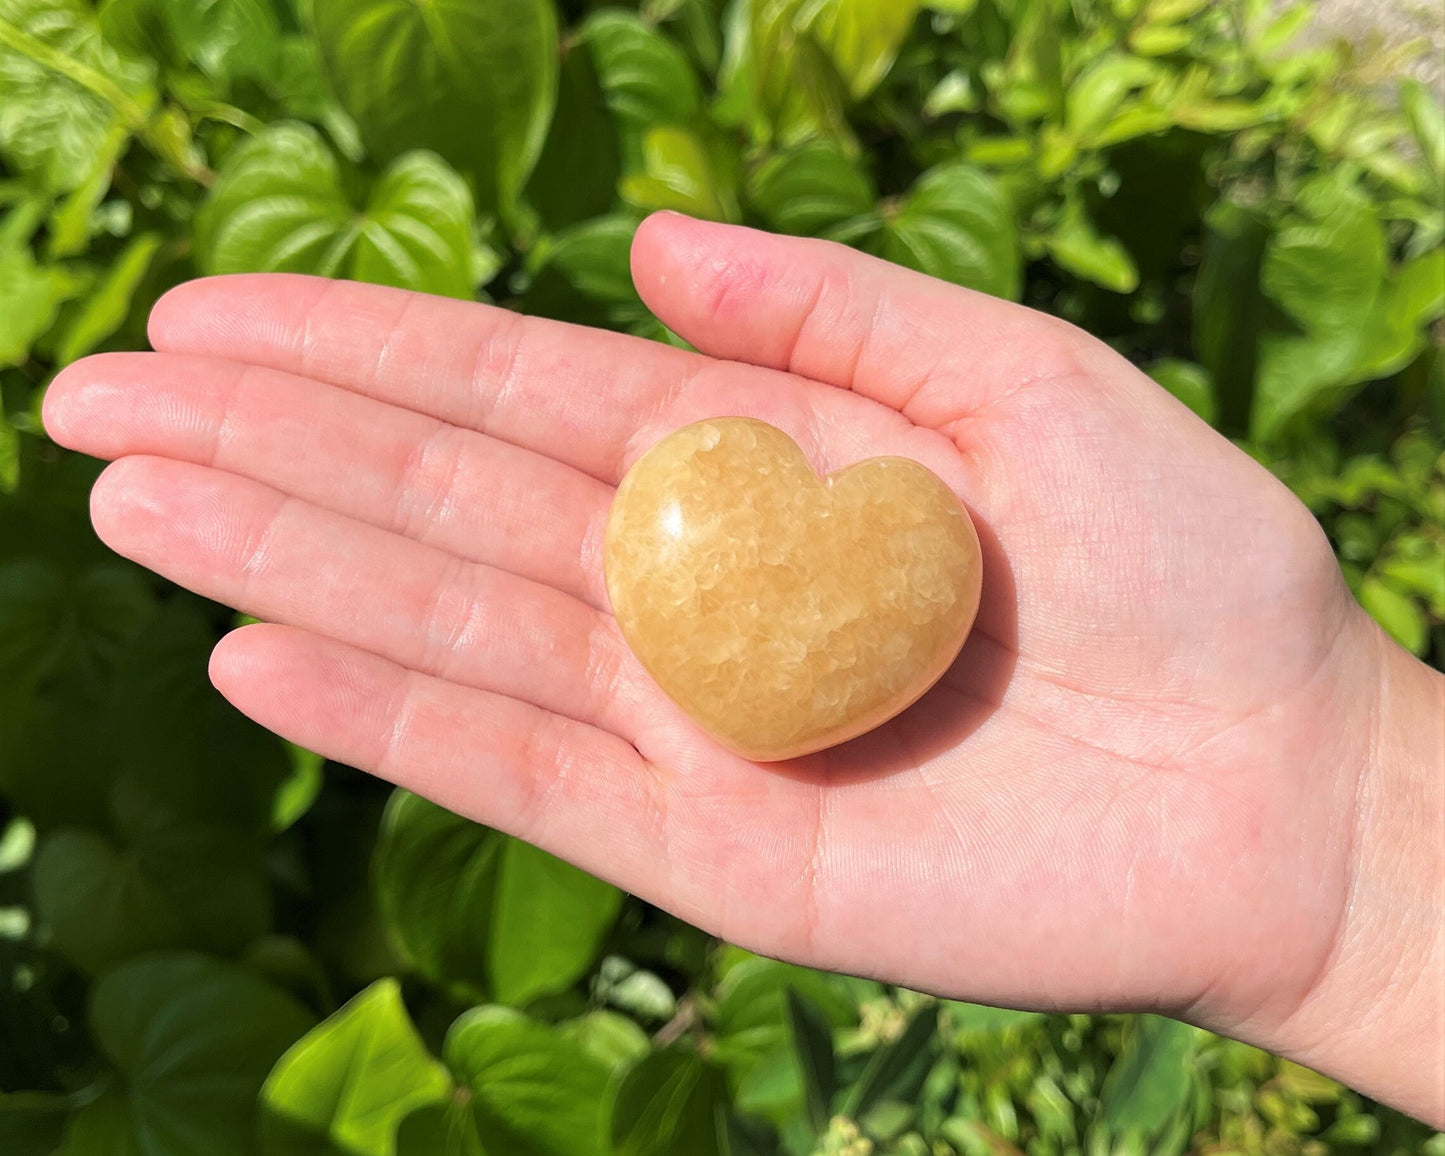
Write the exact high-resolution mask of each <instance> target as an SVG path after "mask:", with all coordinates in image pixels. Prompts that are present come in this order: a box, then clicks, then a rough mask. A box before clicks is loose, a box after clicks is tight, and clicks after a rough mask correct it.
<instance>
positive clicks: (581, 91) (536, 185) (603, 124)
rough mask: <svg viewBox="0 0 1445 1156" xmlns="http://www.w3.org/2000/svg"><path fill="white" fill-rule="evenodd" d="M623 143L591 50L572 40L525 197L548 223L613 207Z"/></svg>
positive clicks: (560, 225)
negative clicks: (553, 110)
mask: <svg viewBox="0 0 1445 1156" xmlns="http://www.w3.org/2000/svg"><path fill="white" fill-rule="evenodd" d="M621 147H622V145H621V140H620V137H619V134H618V130H617V123H616V121H615V120H614V118H613V115H612V112H611V110H610V109H608V107H607V103H606V98H605V96H604V94H603V92H602V85H601V82H600V81H599V79H598V77H597V70H596V69H595V68H594V67H593V64H592V55H591V53H589V52H588V51H587V49H586V47H585V46H584V45H578V44H572V45H569V46H568V47H567V49H566V53H565V55H564V56H563V57H562V68H561V73H560V76H559V81H558V92H557V115H556V116H554V117H553V118H552V127H551V128H550V129H549V130H548V133H547V142H546V144H545V145H544V146H543V148H542V153H541V156H540V157H538V159H537V166H536V168H534V169H533V170H532V176H531V179H530V180H529V181H528V182H527V191H526V200H527V203H528V204H529V205H531V206H532V207H533V208H534V209H535V210H536V211H537V213H538V215H539V216H540V217H541V218H542V221H543V223H544V224H545V225H546V226H547V228H549V229H564V228H566V227H568V226H570V225H575V224H577V223H578V222H579V221H586V220H587V219H589V218H591V217H596V216H599V215H601V214H603V213H605V212H607V210H608V209H610V208H611V207H612V205H613V202H614V200H615V199H616V196H617V178H618V177H619V176H621V174H622V158H621Z"/></svg>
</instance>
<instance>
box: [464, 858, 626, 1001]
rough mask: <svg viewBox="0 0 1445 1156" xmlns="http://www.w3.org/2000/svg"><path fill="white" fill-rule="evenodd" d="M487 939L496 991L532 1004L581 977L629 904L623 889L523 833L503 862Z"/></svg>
mask: <svg viewBox="0 0 1445 1156" xmlns="http://www.w3.org/2000/svg"><path fill="white" fill-rule="evenodd" d="M491 909H492V929H491V932H492V933H491V940H490V942H489V943H488V945H487V962H488V970H489V971H490V973H491V980H492V993H493V995H494V997H495V998H496V999H498V1000H500V1001H501V1002H503V1003H507V1004H512V1005H522V1004H526V1003H528V1002H529V1001H531V1000H532V999H534V998H536V997H537V996H539V995H546V994H548V993H550V992H554V991H560V990H562V989H563V988H565V987H568V986H570V985H571V984H572V983H573V982H575V981H576V980H577V979H578V978H579V977H580V976H581V974H582V973H583V972H584V971H585V970H586V969H587V968H588V967H589V966H591V964H592V961H593V960H594V959H596V957H597V953H598V952H599V951H600V950H601V947H602V940H603V937H604V936H605V935H606V933H607V931H608V929H609V928H611V926H612V924H613V923H614V922H615V921H616V919H617V915H618V913H619V912H620V911H621V910H622V892H620V891H619V890H617V888H615V887H613V886H612V885H611V884H610V883H604V882H603V881H602V880H600V879H597V878H594V877H593V876H591V875H588V874H587V873H586V872H585V871H579V870H578V869H577V868H576V867H573V866H572V865H571V864H570V863H564V862H563V861H562V860H561V859H558V858H556V857H555V856H553V855H548V854H547V853H546V852H545V851H541V850H538V849H537V848H536V847H533V846H532V845H531V844H530V843H524V842H522V841H521V840H520V839H509V840H508V841H507V842H506V844H505V845H504V847H503V850H502V854H501V856H500V859H499V862H498V866H497V888H496V893H495V895H494V896H493V899H492V905H491Z"/></svg>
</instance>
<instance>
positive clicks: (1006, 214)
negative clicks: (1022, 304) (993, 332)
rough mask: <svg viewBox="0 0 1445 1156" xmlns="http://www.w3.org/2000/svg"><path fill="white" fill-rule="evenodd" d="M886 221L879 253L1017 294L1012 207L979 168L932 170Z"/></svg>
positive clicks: (986, 289)
mask: <svg viewBox="0 0 1445 1156" xmlns="http://www.w3.org/2000/svg"><path fill="white" fill-rule="evenodd" d="M885 222H886V223H885V225H884V228H883V231H882V233H881V234H880V235H879V238H878V240H877V242H876V243H875V244H874V245H873V248H874V249H875V251H876V252H877V254H878V255H879V256H881V257H884V258H886V259H887V260H889V261H893V262H895V263H897V264H900V265H907V266H908V267H909V268H912V269H917V270H918V271H919V272H922V273H927V274H929V275H930V276H933V277H938V278H941V279H942V280H945V281H952V282H954V283H956V284H958V285H964V286H967V287H968V288H970V289H977V290H979V291H980V292H982V293H991V294H993V295H994V296H995V297H1007V298H1010V299H1013V298H1017V297H1018V294H1019V291H1020V282H1021V279H1022V275H1023V270H1022V261H1021V258H1020V253H1019V246H1018V235H1017V233H1016V231H1015V229H1014V221H1013V211H1012V208H1011V207H1010V205H1009V203H1008V200H1007V198H1006V197H1005V196H1004V194H1003V192H1002V191H1001V190H1000V189H999V187H998V185H997V184H996V183H995V182H994V181H993V179H992V178H990V177H989V176H988V175H987V174H985V173H983V172H982V171H980V170H979V169H976V168H974V167H972V166H971V165H967V164H962V163H950V164H946V165H940V166H938V167H937V168H934V169H930V170H929V171H928V172H926V173H924V174H923V176H921V177H920V178H919V179H918V181H917V183H916V184H914V186H913V188H912V189H910V190H909V192H908V195H907V196H906V197H905V198H904V199H903V202H902V204H901V205H900V206H899V208H898V209H897V211H896V212H894V213H893V214H891V215H885Z"/></svg>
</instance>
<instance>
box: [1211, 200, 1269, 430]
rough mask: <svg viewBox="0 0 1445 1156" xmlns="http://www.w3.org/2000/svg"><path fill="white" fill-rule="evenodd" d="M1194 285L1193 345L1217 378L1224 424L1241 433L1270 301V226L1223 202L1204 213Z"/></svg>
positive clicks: (1251, 394)
mask: <svg viewBox="0 0 1445 1156" xmlns="http://www.w3.org/2000/svg"><path fill="white" fill-rule="evenodd" d="M1205 224H1206V226H1207V228H1206V232H1205V239H1204V257H1203V261H1202V262H1201V264H1200V268H1199V277H1198V279H1197V280H1196V282H1195V286H1194V345H1195V348H1196V350H1197V351H1198V355H1199V361H1200V363H1201V364H1202V365H1203V366H1204V368H1205V369H1206V370H1208V372H1209V374H1210V376H1211V377H1213V379H1214V381H1215V385H1216V387H1217V389H1218V396H1219V416H1220V424H1221V426H1222V427H1223V428H1224V429H1225V430H1226V431H1228V432H1241V431H1243V429H1244V427H1245V426H1246V424H1247V423H1248V420H1249V413H1250V408H1251V406H1252V404H1253V397H1254V383H1255V371H1256V365H1257V363H1258V360H1259V340H1260V329H1261V326H1262V321H1263V313H1264V308H1265V304H1264V301H1263V297H1262V291H1261V288H1260V265H1261V264H1262V263H1263V261H1264V252H1265V246H1266V245H1267V244H1268V242H1269V236H1270V234H1269V229H1268V228H1267V226H1266V225H1265V224H1264V222H1263V221H1261V220H1260V218H1259V216H1258V215H1257V214H1256V213H1254V212H1253V211H1251V210H1249V209H1246V208H1244V207H1242V206H1240V205H1237V204H1235V203H1234V202H1232V201H1225V200H1222V201H1219V202H1217V203H1216V204H1215V205H1214V206H1213V207H1212V208H1210V209H1209V211H1208V212H1207V213H1206V214H1205Z"/></svg>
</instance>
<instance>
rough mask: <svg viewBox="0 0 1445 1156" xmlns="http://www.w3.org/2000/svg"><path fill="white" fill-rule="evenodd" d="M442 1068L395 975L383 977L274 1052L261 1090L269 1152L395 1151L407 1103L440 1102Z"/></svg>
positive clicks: (379, 1154)
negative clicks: (287, 1046)
mask: <svg viewBox="0 0 1445 1156" xmlns="http://www.w3.org/2000/svg"><path fill="white" fill-rule="evenodd" d="M450 1090H451V1079H450V1078H449V1077H448V1075H447V1071H446V1068H445V1067H443V1066H442V1064H441V1063H440V1062H439V1061H438V1060H436V1059H433V1058H432V1056H431V1054H430V1053H429V1052H428V1051H427V1050H426V1046H425V1045H424V1044H423V1043H422V1042H421V1039H420V1037H419V1036H418V1035H417V1033H416V1029H415V1028H414V1027H413V1026H412V1023H411V1018H410V1017H409V1016H408V1015H407V1011H406V1007H405V1005H404V1004H403V1003H402V1001H401V988H400V985H399V984H398V983H397V981H396V980H394V979H382V980H378V981H377V982H376V983H374V984H372V985H371V986H370V987H368V988H367V989H366V990H365V991H363V992H362V993H361V994H360V995H358V996H356V997H355V998H353V999H352V1000H351V1001H350V1002H349V1003H347V1004H346V1005H345V1006H344V1007H342V1008H341V1010H340V1011H338V1012H336V1013H335V1014H334V1015H332V1016H330V1017H329V1018H328V1019H326V1020H324V1021H322V1022H321V1023H320V1024H318V1025H317V1026H316V1027H315V1028H313V1029H312V1030H311V1031H310V1032H308V1033H307V1034H306V1035H305V1036H304V1037H302V1038H301V1039H300V1040H299V1041H297V1042H296V1043H295V1044H294V1045H293V1046H292V1047H291V1049H290V1050H289V1051H288V1052H287V1053H286V1054H285V1055H284V1056H282V1057H281V1059H280V1061H279V1062H278V1063H277V1064H276V1066H275V1068H274V1069H272V1071H271V1074H270V1076H269V1077H267V1080H266V1084H265V1086H264V1087H263V1088H262V1090H261V1105H262V1110H263V1116H262V1133H261V1135H262V1142H263V1149H264V1150H265V1151H268V1152H278V1153H286V1154H288V1156H290V1154H298V1156H299V1154H300V1153H311V1152H314V1153H318V1154H319V1153H327V1152H331V1151H340V1152H345V1153H348V1154H349V1156H394V1153H395V1151H396V1130H397V1128H398V1126H399V1125H400V1123H401V1121H402V1120H403V1119H405V1118H406V1117H407V1116H408V1115H409V1114H410V1113H411V1112H412V1111H414V1110H415V1109H417V1108H420V1107H421V1106H423V1105H426V1104H441V1103H443V1102H444V1101H445V1100H446V1098H447V1095H448V1093H449V1092H450Z"/></svg>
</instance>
